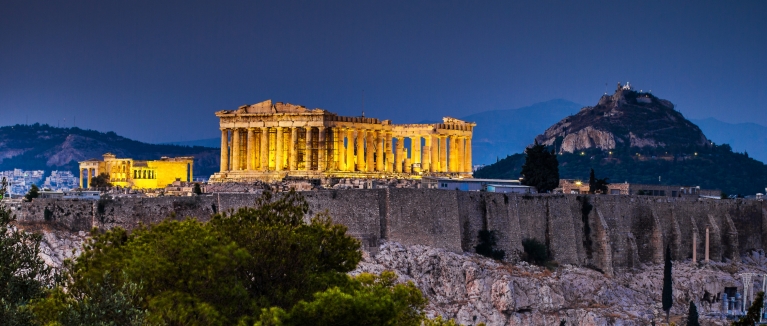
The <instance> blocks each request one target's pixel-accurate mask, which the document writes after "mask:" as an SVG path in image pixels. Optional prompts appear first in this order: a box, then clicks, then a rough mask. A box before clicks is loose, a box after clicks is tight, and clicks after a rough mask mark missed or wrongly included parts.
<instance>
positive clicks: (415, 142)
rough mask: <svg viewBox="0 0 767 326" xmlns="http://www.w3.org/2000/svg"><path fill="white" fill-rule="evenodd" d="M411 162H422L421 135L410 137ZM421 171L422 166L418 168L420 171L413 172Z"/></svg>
mask: <svg viewBox="0 0 767 326" xmlns="http://www.w3.org/2000/svg"><path fill="white" fill-rule="evenodd" d="M410 158H411V159H410V162H411V163H412V164H418V165H420V163H421V136H413V137H410ZM419 171H421V168H419V169H418V171H413V172H419Z"/></svg>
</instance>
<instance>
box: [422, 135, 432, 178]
mask: <svg viewBox="0 0 767 326" xmlns="http://www.w3.org/2000/svg"><path fill="white" fill-rule="evenodd" d="M424 141H425V143H426V144H425V146H424V147H423V161H422V163H421V171H424V172H429V171H431V150H432V149H431V136H426V137H424Z"/></svg>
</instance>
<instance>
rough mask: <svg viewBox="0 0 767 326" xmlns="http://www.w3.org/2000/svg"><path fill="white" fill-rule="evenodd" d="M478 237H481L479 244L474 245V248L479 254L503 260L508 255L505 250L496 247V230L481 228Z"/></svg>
mask: <svg viewBox="0 0 767 326" xmlns="http://www.w3.org/2000/svg"><path fill="white" fill-rule="evenodd" d="M477 238H479V244H477V246H476V247H474V250H476V251H477V253H478V254H480V255H482V256H485V257H488V258H492V259H495V260H503V258H504V257H506V252H505V251H503V250H498V249H495V242H496V241H497V237H496V235H495V231H487V230H480V231H479V235H477Z"/></svg>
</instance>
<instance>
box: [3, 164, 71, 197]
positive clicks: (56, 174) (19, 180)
mask: <svg viewBox="0 0 767 326" xmlns="http://www.w3.org/2000/svg"><path fill="white" fill-rule="evenodd" d="M45 175H46V174H45V171H44V170H22V169H13V170H10V171H0V179H1V178H5V179H6V180H7V181H8V191H9V192H10V194H11V195H23V194H26V193H27V192H29V189H30V188H31V187H32V185H37V187H38V188H40V190H43V189H46V190H51V191H69V190H72V189H76V188H78V187H79V186H80V184H79V182H80V180H79V179H78V178H77V177H76V176H75V175H74V174H72V172H70V171H57V170H54V171H51V174H50V175H49V176H47V177H45Z"/></svg>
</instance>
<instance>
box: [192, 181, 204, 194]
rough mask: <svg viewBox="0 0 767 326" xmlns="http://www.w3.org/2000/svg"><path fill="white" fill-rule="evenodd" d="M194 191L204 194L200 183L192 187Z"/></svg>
mask: <svg viewBox="0 0 767 326" xmlns="http://www.w3.org/2000/svg"><path fill="white" fill-rule="evenodd" d="M192 193H194V194H195V195H202V188H200V184H199V183H195V184H194V188H192Z"/></svg>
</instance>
